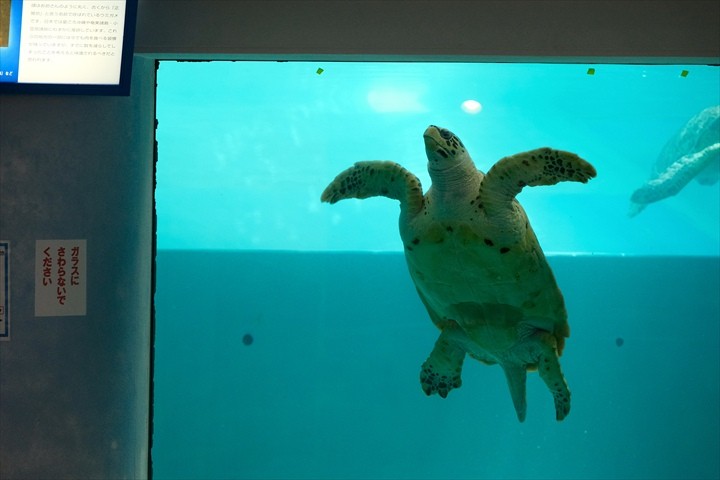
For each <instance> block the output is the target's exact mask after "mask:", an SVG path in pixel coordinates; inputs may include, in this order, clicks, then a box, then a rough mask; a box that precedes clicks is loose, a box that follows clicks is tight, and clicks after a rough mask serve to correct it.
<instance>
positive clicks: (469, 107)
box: [460, 100, 482, 115]
mask: <svg viewBox="0 0 720 480" xmlns="http://www.w3.org/2000/svg"><path fill="white" fill-rule="evenodd" d="M460 108H462V109H463V112H465V113H469V114H470V115H475V114H476V113H480V110H482V105H481V104H480V102H478V101H477V100H465V101H464V102H463V103H462V105H460Z"/></svg>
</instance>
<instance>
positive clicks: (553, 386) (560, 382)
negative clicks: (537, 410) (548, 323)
mask: <svg viewBox="0 0 720 480" xmlns="http://www.w3.org/2000/svg"><path fill="white" fill-rule="evenodd" d="M535 335H536V336H537V338H538V339H539V342H538V345H540V349H539V350H540V351H539V355H538V362H537V369H538V373H539V374H540V378H542V380H543V382H545V385H546V386H547V387H548V389H549V390H550V393H551V394H552V396H553V400H554V402H555V418H556V419H557V421H558V422H559V421H561V420H562V419H564V418H565V417H567V415H568V413H570V389H569V388H568V385H567V381H566V380H565V376H564V375H563V373H562V370H560V362H559V361H558V350H557V346H556V340H555V337H554V336H553V335H551V334H549V333H547V332H542V331H539V332H537V333H536V334H535Z"/></svg>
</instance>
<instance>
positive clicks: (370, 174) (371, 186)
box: [320, 160, 423, 215]
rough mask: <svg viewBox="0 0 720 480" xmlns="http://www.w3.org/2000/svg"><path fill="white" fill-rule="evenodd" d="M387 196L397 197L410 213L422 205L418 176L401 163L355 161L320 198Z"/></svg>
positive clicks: (329, 199)
mask: <svg viewBox="0 0 720 480" xmlns="http://www.w3.org/2000/svg"><path fill="white" fill-rule="evenodd" d="M368 197H388V198H393V199H395V200H400V207H401V208H402V209H403V210H406V211H407V213H409V214H410V215H414V214H416V213H418V212H419V211H420V210H421V209H422V204H423V194H422V185H421V184H420V180H419V179H418V178H417V177H416V176H415V175H413V174H412V173H411V172H410V171H408V170H406V169H405V168H404V167H402V166H401V165H399V164H397V163H395V162H389V161H378V160H375V161H366V162H357V163H356V164H355V165H353V166H352V167H350V168H348V169H347V170H345V171H343V172H341V173H340V174H339V175H338V176H337V177H335V180H333V181H332V182H331V183H330V185H328V186H327V188H326V189H325V191H324V192H323V193H322V196H321V197H320V199H321V200H322V201H323V202H328V203H336V202H338V201H340V200H343V199H345V198H368Z"/></svg>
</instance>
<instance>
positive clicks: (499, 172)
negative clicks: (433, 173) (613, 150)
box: [480, 147, 597, 202]
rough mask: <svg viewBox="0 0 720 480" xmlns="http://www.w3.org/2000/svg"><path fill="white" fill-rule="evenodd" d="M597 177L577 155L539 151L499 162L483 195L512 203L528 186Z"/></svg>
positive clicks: (583, 181)
mask: <svg viewBox="0 0 720 480" xmlns="http://www.w3.org/2000/svg"><path fill="white" fill-rule="evenodd" d="M596 175H597V172H596V171H595V168H594V167H593V166H592V165H590V164H589V163H588V162H586V161H585V160H583V159H582V158H580V157H579V156H577V155H576V154H574V153H571V152H565V151H563V150H554V149H552V148H547V147H546V148H538V149H536V150H530V151H528V152H522V153H518V154H516V155H512V156H509V157H505V158H503V159H501V160H500V161H498V162H497V163H496V164H495V165H493V167H492V168H491V169H490V171H489V172H488V173H487V175H485V179H484V180H483V182H482V184H481V185H480V193H481V197H482V196H487V197H489V198H488V199H489V200H495V201H496V202H497V201H503V200H504V201H505V202H509V201H510V200H512V199H513V198H515V196H516V195H517V194H518V193H520V192H521V191H522V189H523V188H525V187H527V186H530V187H535V186H538V185H555V184H556V183H559V182H581V183H587V181H588V180H590V179H591V178H593V177H595V176H596ZM480 200H484V199H483V198H481V199H480Z"/></svg>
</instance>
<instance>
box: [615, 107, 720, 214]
mask: <svg viewBox="0 0 720 480" xmlns="http://www.w3.org/2000/svg"><path fill="white" fill-rule="evenodd" d="M719 177H720V105H715V106H713V107H708V108H706V109H704V110H703V111H702V112H700V113H698V114H697V115H695V116H694V117H692V118H691V119H690V120H689V121H688V122H687V123H686V124H685V126H684V127H683V128H682V129H681V130H680V131H679V132H677V133H676V134H675V135H674V136H673V137H672V138H670V140H668V142H667V143H666V144H665V146H664V147H663V149H662V150H661V151H660V155H658V158H657V160H656V161H655V164H654V165H653V171H652V174H651V178H650V180H648V181H647V182H645V184H644V185H643V186H642V187H640V188H638V189H637V190H635V192H633V194H632V196H631V197H630V210H629V212H628V215H629V216H630V217H634V216H635V215H637V214H638V213H640V212H642V211H643V209H644V208H645V207H646V206H647V205H648V204H649V203H653V202H657V201H658V200H662V199H663V198H667V197H671V196H673V195H675V194H676V193H678V192H679V191H680V190H682V189H683V187H685V185H687V184H688V183H689V182H690V180H692V179H693V178H695V180H697V182H698V183H700V184H701V185H713V184H715V183H717V181H718V178H719Z"/></svg>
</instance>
